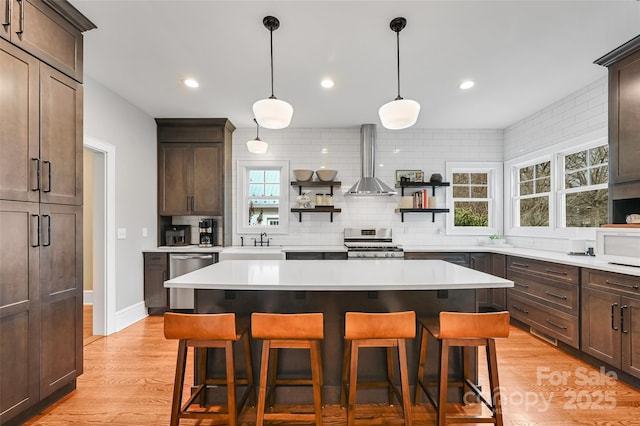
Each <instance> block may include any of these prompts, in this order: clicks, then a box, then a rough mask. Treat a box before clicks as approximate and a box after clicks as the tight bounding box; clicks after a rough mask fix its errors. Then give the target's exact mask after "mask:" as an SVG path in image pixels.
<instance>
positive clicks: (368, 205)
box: [232, 125, 503, 245]
mask: <svg viewBox="0 0 640 426" xmlns="http://www.w3.org/2000/svg"><path fill="white" fill-rule="evenodd" d="M377 134H378V137H377V151H376V163H377V164H378V166H377V167H376V177H378V178H380V179H382V180H383V181H384V182H385V183H387V185H390V186H393V185H394V181H395V170H396V169H402V170H406V169H416V170H422V171H424V172H425V178H426V180H428V179H429V177H430V176H431V174H432V173H440V174H442V175H443V176H444V174H445V162H446V161H502V156H503V132H502V130H432V129H407V130H402V131H390V130H386V129H384V128H383V127H382V126H381V125H379V126H378V128H377ZM254 138H255V128H242V129H238V130H236V131H235V132H234V134H233V159H234V173H233V176H232V178H233V193H234V195H235V194H237V187H236V170H235V169H236V160H259V159H270V160H289V161H290V169H291V170H294V169H312V170H317V169H319V168H320V167H322V166H324V167H325V168H327V169H335V170H338V176H337V178H336V179H337V180H339V181H341V182H342V188H341V190H339V191H337V192H338V193H337V194H336V195H334V205H335V206H336V207H339V208H342V212H341V213H336V214H334V221H333V223H331V222H330V220H329V214H326V213H314V214H310V213H307V214H303V216H302V222H298V215H297V214H292V213H289V212H288V209H287V210H286V214H290V215H291V216H290V218H289V221H290V222H289V231H290V232H289V234H288V235H275V234H274V235H271V237H272V238H273V240H272V243H273V244H277V245H281V244H286V245H290V244H292V245H304V244H342V240H343V234H342V233H343V229H344V228H345V227H352V226H391V227H392V228H393V235H394V240H395V241H396V242H399V243H402V244H427V245H429V244H459V243H469V242H470V243H475V242H476V241H477V237H445V236H444V235H442V234H441V232H444V229H445V220H446V215H444V214H438V215H436V220H435V223H432V222H431V215H430V214H406V215H405V221H404V223H402V222H401V220H400V214H398V213H395V212H394V210H395V208H396V207H397V206H398V204H399V201H400V195H397V196H391V197H353V196H344V195H343V193H344V192H345V191H347V190H349V188H351V186H352V185H353V184H354V183H355V182H356V181H357V180H358V179H359V177H360V126H354V127H353V128H345V129H284V130H271V131H269V130H265V129H261V130H260V139H262V140H264V141H266V142H267V143H269V150H268V152H267V154H264V155H257V154H251V153H249V152H248V151H247V148H246V141H247V140H250V139H254ZM323 148H324V149H326V150H327V153H326V154H323V153H322V152H321V151H322V149H323ZM381 164H382V165H383V166H380V165H381ZM291 179H292V177H291ZM297 190H298V189H297V187H296V188H292V189H291V190H290V193H289V196H290V203H289V204H290V207H291V206H293V205H294V203H295V197H296V196H297V195H298V192H297ZM305 190H309V191H312V193H314V192H315V191H316V190H317V192H328V188H327V189H316V188H313V189H311V188H309V189H305ZM436 194H437V195H439V196H441V197H443V198H444V194H445V191H444V189H443V188H441V189H440V190H437V193H436ZM312 199H313V197H312ZM236 207H237V206H236V202H235V197H234V206H233V208H234V223H235V222H237V220H236V216H235V214H236ZM249 237H253V236H249ZM245 242H247V238H246V237H245ZM233 244H234V245H239V244H240V239H239V236H238V235H237V234H235V233H234V241H233Z"/></svg>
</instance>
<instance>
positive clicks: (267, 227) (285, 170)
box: [237, 161, 289, 233]
mask: <svg viewBox="0 0 640 426" xmlns="http://www.w3.org/2000/svg"><path fill="white" fill-rule="evenodd" d="M288 176H289V164H288V162H286V161H238V212H237V213H238V214H237V221H238V224H237V226H238V233H255V232H270V233H286V232H287V226H288V220H287V219H288V216H289V214H288V206H289V197H288V195H289V191H288V186H287V183H288V182H287V181H286V179H287V177H288Z"/></svg>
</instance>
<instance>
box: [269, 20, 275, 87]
mask: <svg viewBox="0 0 640 426" xmlns="http://www.w3.org/2000/svg"><path fill="white" fill-rule="evenodd" d="M269 35H270V37H269V38H270V40H271V96H269V99H277V98H276V96H275V95H274V94H273V30H269Z"/></svg>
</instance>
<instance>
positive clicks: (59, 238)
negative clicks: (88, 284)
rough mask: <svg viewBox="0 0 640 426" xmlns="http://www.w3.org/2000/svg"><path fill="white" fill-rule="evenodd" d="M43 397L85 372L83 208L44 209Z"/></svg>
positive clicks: (41, 395)
mask: <svg viewBox="0 0 640 426" xmlns="http://www.w3.org/2000/svg"><path fill="white" fill-rule="evenodd" d="M40 206H41V207H40V213H41V217H42V225H41V230H42V238H41V243H42V247H41V248H40V300H41V314H42V322H41V324H42V325H41V333H42V334H41V344H40V347H41V351H40V397H41V398H44V397H46V396H47V395H50V394H51V393H52V392H54V391H56V390H58V389H59V388H61V387H63V386H65V385H66V384H68V383H69V382H70V381H72V380H74V379H75V378H76V377H77V376H79V375H80V374H81V373H82V207H76V206H65V205H57V204H41V205H40Z"/></svg>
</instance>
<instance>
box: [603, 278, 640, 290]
mask: <svg viewBox="0 0 640 426" xmlns="http://www.w3.org/2000/svg"><path fill="white" fill-rule="evenodd" d="M605 282H606V283H607V284H610V285H615V286H618V287H624V288H632V289H634V290H637V289H638V288H640V286H639V285H638V284H636V285H630V284H622V283H618V282H615V281H610V280H606V281H605Z"/></svg>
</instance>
